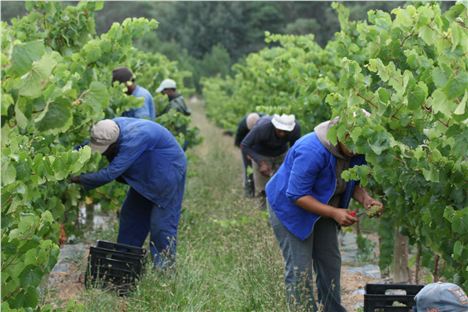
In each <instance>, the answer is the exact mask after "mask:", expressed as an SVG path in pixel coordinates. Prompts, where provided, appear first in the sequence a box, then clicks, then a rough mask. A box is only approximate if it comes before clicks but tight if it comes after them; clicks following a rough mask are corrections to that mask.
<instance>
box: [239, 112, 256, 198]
mask: <svg viewBox="0 0 468 312" xmlns="http://www.w3.org/2000/svg"><path fill="white" fill-rule="evenodd" d="M260 116H263V114H258V113H250V114H247V115H245V116H244V117H243V118H242V119H241V121H240V122H239V124H238V125H237V131H236V136H235V139H234V145H235V146H237V147H240V144H241V142H242V140H244V138H245V137H246V136H247V134H248V133H249V132H250V130H252V128H253V127H254V126H255V124H256V123H257V121H258V120H259V119H260ZM241 154H242V162H243V164H244V194H245V196H246V197H253V196H254V195H255V187H254V182H253V172H251V171H252V160H250V159H249V158H248V157H247V155H246V154H244V153H241Z"/></svg>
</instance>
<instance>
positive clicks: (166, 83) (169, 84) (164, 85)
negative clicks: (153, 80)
mask: <svg viewBox="0 0 468 312" xmlns="http://www.w3.org/2000/svg"><path fill="white" fill-rule="evenodd" d="M175 88H176V83H175V81H174V80H172V79H164V80H163V81H162V82H161V84H160V85H159V87H158V88H157V89H156V92H157V93H160V92H161V91H163V90H164V89H175Z"/></svg>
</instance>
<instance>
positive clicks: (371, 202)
mask: <svg viewBox="0 0 468 312" xmlns="http://www.w3.org/2000/svg"><path fill="white" fill-rule="evenodd" d="M363 206H364V208H366V213H367V215H368V216H369V217H371V218H372V217H380V216H381V215H382V214H383V211H384V205H383V204H382V203H381V202H380V201H378V200H376V199H374V198H372V197H370V196H366V197H365V198H364V202H363Z"/></svg>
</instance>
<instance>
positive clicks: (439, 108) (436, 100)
mask: <svg viewBox="0 0 468 312" xmlns="http://www.w3.org/2000/svg"><path fill="white" fill-rule="evenodd" d="M430 103H431V106H432V108H433V110H434V112H435V113H438V112H441V113H443V114H444V115H446V116H451V115H452V109H451V105H450V101H449V100H448V98H447V96H446V95H445V93H444V92H443V91H442V90H441V89H437V90H435V91H434V93H432V96H431V99H430Z"/></svg>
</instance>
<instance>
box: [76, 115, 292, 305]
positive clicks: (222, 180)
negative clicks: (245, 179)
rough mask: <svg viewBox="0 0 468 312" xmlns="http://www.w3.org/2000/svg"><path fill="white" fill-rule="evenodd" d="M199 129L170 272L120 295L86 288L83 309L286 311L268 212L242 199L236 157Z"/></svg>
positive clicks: (214, 132)
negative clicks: (200, 138) (199, 140)
mask: <svg viewBox="0 0 468 312" xmlns="http://www.w3.org/2000/svg"><path fill="white" fill-rule="evenodd" d="M194 113H195V114H194V115H195V116H194V118H204V117H203V116H201V114H200V113H197V112H196V111H195V112H194ZM197 115H198V117H197ZM197 125H199V127H200V129H201V132H202V134H203V136H204V137H205V142H204V143H203V144H202V145H201V146H199V147H197V148H196V149H195V150H194V151H193V152H191V153H192V154H191V155H190V157H189V174H188V176H189V178H188V181H187V191H186V195H185V201H184V210H183V213H182V218H181V222H180V227H179V239H178V248H177V268H176V270H175V272H172V273H165V274H164V273H161V272H154V271H152V270H151V269H150V270H148V273H147V274H146V275H145V276H144V277H143V279H142V280H141V281H140V283H139V285H138V287H137V290H136V291H135V292H134V293H133V294H132V295H131V296H129V297H126V298H121V297H117V296H116V295H114V294H112V293H110V292H102V291H100V290H97V289H95V290H88V291H86V292H85V293H83V294H82V295H81V298H80V299H79V300H78V301H80V302H81V307H82V310H84V311H114V312H117V311H286V310H287V308H286V305H285V298H284V284H283V262H282V259H281V255H280V251H279V249H278V246H277V245H276V240H275V239H274V237H273V233H272V231H271V228H270V227H269V225H268V219H267V213H266V212H265V211H261V210H259V209H258V208H257V207H258V203H257V202H256V201H255V200H250V199H245V198H243V191H242V185H241V184H242V177H241V174H242V169H241V161H240V157H236V155H235V153H239V152H238V151H234V150H233V149H234V148H233V146H232V145H233V144H232V142H231V141H232V140H226V138H224V137H223V136H222V134H221V131H220V130H218V129H216V128H215V127H214V126H211V125H210V124H208V123H207V122H206V121H203V120H199V122H197ZM80 310H81V309H80Z"/></svg>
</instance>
